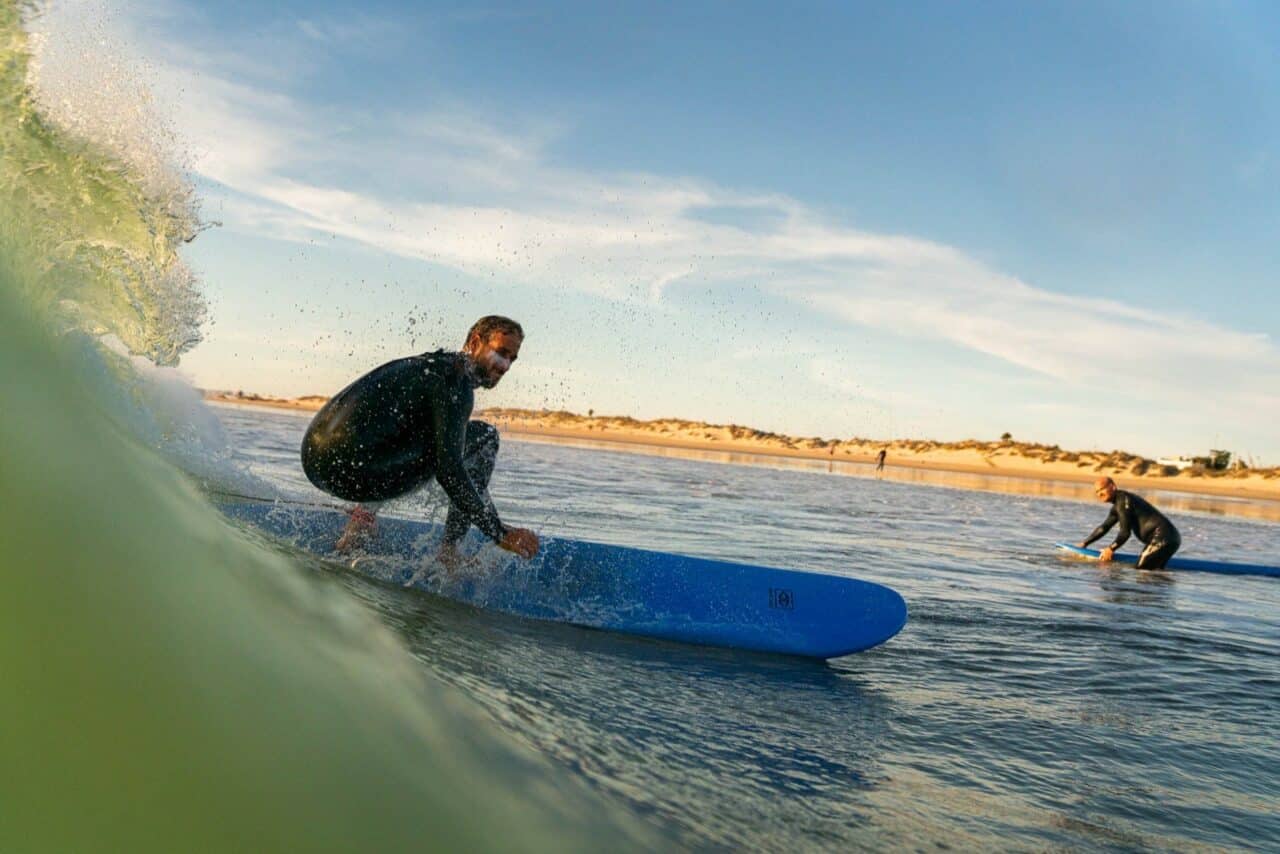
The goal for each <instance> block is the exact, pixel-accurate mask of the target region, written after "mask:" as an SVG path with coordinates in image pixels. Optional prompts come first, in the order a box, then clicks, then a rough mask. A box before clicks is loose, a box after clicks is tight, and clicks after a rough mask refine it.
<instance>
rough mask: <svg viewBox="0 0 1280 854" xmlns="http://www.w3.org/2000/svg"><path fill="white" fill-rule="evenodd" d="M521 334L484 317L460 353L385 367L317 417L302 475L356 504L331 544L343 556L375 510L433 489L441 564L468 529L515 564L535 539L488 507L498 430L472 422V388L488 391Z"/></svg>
mask: <svg viewBox="0 0 1280 854" xmlns="http://www.w3.org/2000/svg"><path fill="white" fill-rule="evenodd" d="M523 342H524V330H523V329H521V328H520V324H518V323H516V322H515V321H514V320H511V319H510V318H506V317H499V316H497V315H490V316H488V317H482V318H480V319H479V320H477V321H476V322H475V324H474V325H473V326H472V327H471V329H470V331H468V332H467V337H466V341H465V343H464V345H463V348H462V351H461V352H457V353H455V352H449V351H445V350H437V351H435V352H433V353H424V354H422V355H418V356H410V357H408V358H404V359H397V360H395V361H393V362H388V363H387V364H385V365H382V366H381V367H378V368H374V369H373V370H372V371H370V372H369V373H367V374H365V375H364V376H362V377H360V378H359V379H357V380H356V381H355V382H353V383H352V384H351V385H349V386H347V387H346V388H345V389H343V390H342V391H340V392H338V393H337V394H336V395H335V396H334V397H333V398H332V399H331V400H330V401H329V402H328V403H326V404H325V406H324V408H323V409H321V410H320V411H319V412H318V413H316V416H315V418H314V419H313V420H312V422H311V426H310V427H308V428H307V433H306V436H305V437H304V438H303V440H302V470H303V471H304V472H306V475H307V478H308V479H309V480H310V481H311V482H312V483H313V484H315V485H316V486H317V487H319V488H320V489H322V490H324V491H325V492H327V493H329V494H330V495H334V496H337V497H338V498H341V499H344V500H346V501H354V502H357V504H356V507H355V508H354V509H353V510H352V511H351V520H350V521H349V522H348V523H347V526H346V529H345V530H344V531H343V532H342V536H341V537H339V539H338V542H337V549H338V550H339V551H348V550H350V549H352V548H354V547H356V546H358V545H360V544H361V543H363V542H364V541H365V540H367V539H368V538H369V537H370V536H371V535H372V534H373V532H374V530H375V526H376V515H375V514H376V513H377V511H378V508H379V506H380V505H381V504H382V503H383V502H385V501H388V500H390V499H393V498H398V497H400V496H403V495H406V494H408V493H410V492H413V491H414V490H417V489H419V488H421V487H423V486H424V485H426V484H427V483H429V482H430V481H431V480H433V479H434V480H436V481H437V482H438V483H439V484H440V486H441V487H443V488H444V491H445V493H446V494H447V495H448V496H449V513H448V516H447V517H446V519H445V525H444V539H443V541H442V542H441V545H440V560H441V562H442V563H444V564H445V565H446V566H447V567H451V568H452V567H453V566H455V565H456V564H457V562H458V551H457V545H458V543H459V542H460V541H461V540H462V538H463V536H465V535H466V533H467V531H468V530H469V529H470V527H471V526H472V525H475V526H476V527H477V528H479V529H480V531H481V532H482V533H484V535H485V536H487V537H488V538H489V539H491V540H493V541H494V542H495V543H497V544H498V545H499V546H501V547H502V548H504V549H506V550H507V551H509V552H514V553H515V554H517V555H519V556H521V557H523V558H531V557H533V556H534V555H536V554H537V553H538V535H537V534H535V533H534V532H533V531H530V530H527V529H524V528H509V527H507V526H506V525H504V524H502V521H501V520H500V519H499V518H498V511H497V510H496V509H495V508H494V506H493V502H492V501H490V500H489V491H488V487H489V477H490V476H491V475H492V474H493V465H494V462H495V461H496V459H497V455H498V431H497V430H495V429H494V427H493V426H492V425H491V424H487V423H485V422H483V421H472V420H471V410H472V408H473V406H474V405H475V389H476V387H477V386H480V387H483V388H493V387H494V386H496V385H497V384H498V382H499V381H500V380H501V379H502V377H503V375H504V374H506V372H507V371H508V370H510V368H511V365H512V363H514V362H515V360H516V357H517V356H518V355H519V354H520V345H521V344H522V343H523Z"/></svg>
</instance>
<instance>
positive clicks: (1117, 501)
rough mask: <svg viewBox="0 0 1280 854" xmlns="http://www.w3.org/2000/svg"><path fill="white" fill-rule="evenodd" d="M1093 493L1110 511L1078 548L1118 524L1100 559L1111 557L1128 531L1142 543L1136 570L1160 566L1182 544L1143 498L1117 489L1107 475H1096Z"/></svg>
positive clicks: (1163, 517)
mask: <svg viewBox="0 0 1280 854" xmlns="http://www.w3.org/2000/svg"><path fill="white" fill-rule="evenodd" d="M1093 492H1094V494H1095V495H1097V496H1098V499H1099V500H1100V501H1106V502H1108V503H1109V504H1110V505H1111V512H1110V513H1108V514H1107V518H1106V519H1104V520H1103V521H1102V524H1101V525H1099V526H1098V527H1096V528H1094V529H1093V533H1092V534H1090V535H1089V538H1088V539H1087V540H1085V541H1084V542H1082V543H1081V544H1080V548H1082V549H1085V548H1088V547H1089V543H1092V542H1093V541H1094V540H1096V539H1099V538H1100V537H1101V536H1102V535H1103V534H1105V533H1107V531H1110V530H1111V528H1112V527H1113V526H1114V525H1115V524H1116V523H1119V524H1120V530H1119V531H1117V532H1116V541H1115V542H1114V543H1112V544H1111V545H1109V546H1107V547H1106V548H1105V549H1103V550H1102V557H1101V560H1103V561H1104V562H1105V561H1109V560H1111V558H1112V556H1113V555H1114V554H1115V551H1116V549H1118V548H1120V547H1121V546H1123V545H1124V544H1125V541H1127V540H1128V539H1129V534H1130V532H1133V533H1135V534H1137V535H1138V539H1139V540H1141V541H1142V542H1143V543H1144V544H1145V545H1146V548H1144V549H1143V550H1142V554H1141V555H1140V556H1139V557H1138V569H1164V567H1165V564H1167V563H1168V562H1169V558H1171V557H1173V553H1174V552H1176V551H1177V550H1178V547H1179V546H1181V545H1182V537H1181V535H1179V534H1178V529H1177V528H1175V527H1174V526H1173V523H1172V522H1170V521H1169V519H1168V518H1167V517H1166V516H1165V515H1164V514H1163V513H1161V512H1160V511H1159V510H1157V509H1156V508H1154V507H1152V506H1151V505H1150V504H1149V503H1147V501H1146V500H1145V499H1143V498H1141V497H1139V496H1137V495H1134V494H1133V493H1130V492H1125V491H1124V490H1122V489H1117V488H1116V482H1115V481H1114V480H1112V479H1111V478H1109V477H1100V478H1098V479H1097V481H1095V482H1094V484H1093Z"/></svg>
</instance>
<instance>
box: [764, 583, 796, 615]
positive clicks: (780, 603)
mask: <svg viewBox="0 0 1280 854" xmlns="http://www.w3.org/2000/svg"><path fill="white" fill-rule="evenodd" d="M769 607H770V608H780V609H781V610H783V611H794V610H795V607H796V597H795V594H794V593H792V592H791V591H790V590H787V589H785V588H782V587H770V588H769Z"/></svg>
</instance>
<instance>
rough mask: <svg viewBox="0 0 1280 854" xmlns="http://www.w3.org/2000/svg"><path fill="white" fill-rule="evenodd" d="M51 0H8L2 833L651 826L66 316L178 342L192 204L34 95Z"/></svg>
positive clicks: (366, 835)
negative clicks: (40, 13) (216, 478)
mask: <svg viewBox="0 0 1280 854" xmlns="http://www.w3.org/2000/svg"><path fill="white" fill-rule="evenodd" d="M33 11H34V10H32V9H31V8H30V6H28V5H27V4H15V3H14V2H13V0H0V113H2V114H3V115H0V329H3V330H4V332H3V334H2V335H0V393H2V394H3V405H0V768H2V769H3V773H0V851H99V850H120V851H198V850H241V851H299V850H361V851H366V850H399V849H409V848H413V849H415V850H424V849H425V850H434V849H447V850H453V849H475V848H497V847H502V848H504V849H530V850H542V849H550V848H555V849H557V850H561V849H564V848H588V847H597V846H598V845H599V844H601V842H602V840H604V839H608V840H610V845H611V846H612V845H617V844H618V843H619V842H621V843H623V844H624V847H625V845H626V844H627V843H630V844H632V845H645V844H647V843H652V840H651V839H648V838H646V836H645V835H644V834H645V831H642V830H641V829H640V828H639V825H638V824H637V823H636V821H635V820H633V819H632V818H631V817H630V816H629V815H626V814H622V813H620V812H618V811H617V810H616V809H615V808H611V807H608V806H606V805H605V804H602V803H601V802H600V800H599V799H598V798H596V797H595V796H594V794H593V793H592V792H590V791H588V790H587V789H586V788H585V786H584V785H583V784H581V783H579V782H578V781H576V780H574V779H571V778H569V777H568V776H567V775H565V774H563V773H554V772H553V769H551V768H550V767H549V766H547V765H546V764H545V763H544V762H543V761H542V760H540V759H539V758H537V757H535V756H533V755H532V754H531V753H528V752H527V751H525V750H524V749H521V748H518V747H516V746H515V745H513V744H512V743H510V742H508V741H507V740H506V739H504V738H503V737H502V736H501V734H500V733H498V732H497V731H496V730H495V729H494V727H493V726H492V723H491V722H490V720H489V719H488V718H486V717H484V716H482V715H481V714H480V713H479V712H477V711H476V710H475V709H474V708H473V706H472V705H471V703H470V702H469V701H467V700H465V699H464V698H462V697H461V696H460V695H457V694H455V693H454V692H453V691H452V690H451V689H448V688H446V687H444V686H442V685H441V684H439V683H437V682H436V681H434V680H433V679H432V678H431V677H430V676H429V675H427V674H424V672H423V670H422V668H421V667H420V666H416V665H415V664H414V663H413V661H412V659H411V658H410V656H409V654H408V653H407V651H406V650H405V649H404V648H403V646H402V644H401V643H400V642H399V641H398V640H397V639H396V638H394V637H393V636H392V635H390V634H389V633H388V632H387V631H386V630H385V629H384V628H382V627H381V626H380V625H379V624H378V623H377V622H376V621H375V620H374V619H372V618H371V617H370V616H369V615H368V614H367V613H366V612H365V611H364V610H363V609H362V608H361V606H358V605H357V604H355V603H354V602H353V601H352V600H351V598H350V597H349V596H348V595H346V594H345V593H344V592H343V591H341V590H340V589H339V588H338V587H337V586H336V585H333V584H330V583H327V582H326V580H325V578H324V576H323V574H318V573H316V572H314V571H313V570H314V568H308V567H305V566H302V565H300V564H299V563H298V562H297V561H298V559H297V558H296V557H293V556H290V555H288V554H285V553H281V552H279V551H276V550H274V549H272V548H271V547H269V546H268V545H266V544H265V543H261V542H253V541H250V540H248V539H245V537H244V535H241V534H236V533H234V532H232V530H231V529H230V528H229V527H228V526H227V525H226V524H225V523H224V522H222V521H221V519H220V517H219V516H217V515H216V513H215V512H214V511H212V509H211V508H210V507H209V506H208V505H207V503H206V502H205V501H204V500H203V499H202V498H201V496H200V494H199V492H198V491H197V490H196V489H195V487H194V486H193V484H192V483H191V480H190V478H189V477H188V476H187V475H185V474H184V473H182V472H181V471H179V470H178V469H177V468H175V467H174V466H172V465H171V464H170V463H169V462H167V461H166V460H165V459H163V458H162V457H161V456H160V455H158V454H157V453H155V451H154V449H153V447H151V445H152V442H151V441H150V440H149V439H148V437H146V436H141V435H139V434H138V433H137V432H136V431H134V430H132V429H131V428H130V426H129V425H130V422H129V420H128V419H127V418H123V417H121V416H120V413H121V412H127V411H130V408H131V407H136V406H137V405H138V401H137V400H130V398H131V397H136V385H135V384H134V382H133V380H132V379H131V378H130V376H129V375H128V373H127V370H126V364H127V363H126V362H125V360H123V359H121V358H118V357H113V356H107V355H102V354H98V353H97V352H96V348H93V347H90V348H86V346H85V344H84V337H83V336H81V335H76V334H69V333H70V332H71V331H73V330H82V331H84V332H88V333H92V334H93V335H95V336H97V335H103V334H112V335H114V336H115V337H117V338H118V339H119V340H120V341H121V342H123V343H124V345H125V347H127V348H128V349H129V350H131V351H132V352H134V353H139V354H143V355H146V356H147V357H149V358H150V359H151V360H152V361H155V362H157V363H168V362H172V361H174V360H175V359H177V358H178V357H179V356H180V355H181V353H182V352H183V351H184V350H185V349H187V348H189V347H190V346H192V345H193V344H194V343H195V342H196V340H198V327H199V323H200V321H201V319H202V317H203V312H204V307H203V303H202V302H201V301H200V299H199V296H198V293H197V286H196V283H195V282H194V280H193V279H192V278H191V277H190V275H189V274H188V273H186V272H185V268H184V267H183V266H182V265H181V261H180V259H179V258H178V255H177V249H178V247H179V246H180V245H181V243H182V241H183V240H184V239H186V238H187V237H190V236H191V234H192V233H193V231H194V229H195V228H196V227H197V225H198V223H197V219H196V217H195V215H194V213H193V212H192V208H191V207H190V198H189V196H188V195H186V194H185V191H184V190H183V187H182V182H181V181H180V180H179V181H176V182H174V183H173V184H172V185H171V186H172V188H173V194H172V195H168V196H163V195H156V193H155V189H154V187H155V185H154V183H151V184H150V185H148V182H145V181H142V180H141V179H140V178H139V176H137V175H135V174H133V173H131V171H130V167H129V165H128V164H127V163H126V162H123V161H120V160H117V159H113V157H112V156H111V155H109V154H108V153H106V152H105V151H104V150H101V149H99V148H97V147H95V146H94V145H93V143H92V141H91V140H81V139H72V138H70V137H68V136H66V135H64V134H63V133H62V132H60V131H59V130H58V128H57V127H55V126H54V125H53V124H51V123H50V122H48V121H46V120H45V119H44V118H42V115H41V113H40V110H39V105H38V102H37V100H36V98H35V97H34V96H33V93H32V91H31V89H30V88H29V86H28V83H27V71H28V68H27V63H28V55H27V39H26V35H25V32H24V30H23V26H22V23H23V16H24V15H29V14H31V13H32V12H33ZM144 186H146V187H149V188H148V189H144ZM91 353H92V355H89V354H91ZM104 366H106V369H105V370H104ZM143 403H145V401H143Z"/></svg>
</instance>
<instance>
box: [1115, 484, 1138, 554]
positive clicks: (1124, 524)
mask: <svg viewBox="0 0 1280 854" xmlns="http://www.w3.org/2000/svg"><path fill="white" fill-rule="evenodd" d="M1121 504H1123V505H1124V506H1123V507H1121V506H1120V505H1121ZM1111 512H1113V513H1115V514H1116V517H1117V518H1118V519H1119V520H1120V530H1118V531H1116V541H1115V543H1113V544H1112V546H1111V550H1112V551H1115V550H1116V549H1118V548H1120V547H1121V546H1123V545H1124V544H1125V543H1126V542H1127V541H1128V540H1129V534H1130V530H1129V518H1130V517H1131V516H1132V515H1133V514H1132V513H1131V512H1130V511H1129V500H1128V499H1127V498H1126V497H1124V496H1119V497H1117V498H1116V506H1115V509H1113V510H1112V511H1111Z"/></svg>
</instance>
